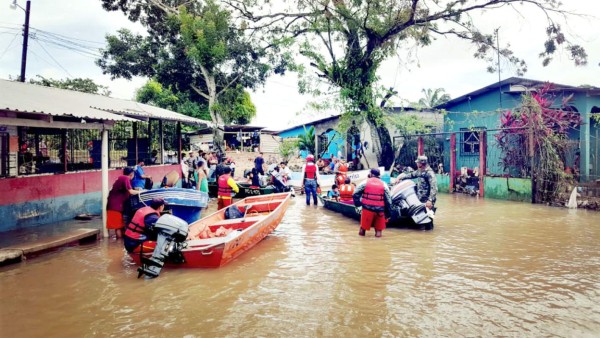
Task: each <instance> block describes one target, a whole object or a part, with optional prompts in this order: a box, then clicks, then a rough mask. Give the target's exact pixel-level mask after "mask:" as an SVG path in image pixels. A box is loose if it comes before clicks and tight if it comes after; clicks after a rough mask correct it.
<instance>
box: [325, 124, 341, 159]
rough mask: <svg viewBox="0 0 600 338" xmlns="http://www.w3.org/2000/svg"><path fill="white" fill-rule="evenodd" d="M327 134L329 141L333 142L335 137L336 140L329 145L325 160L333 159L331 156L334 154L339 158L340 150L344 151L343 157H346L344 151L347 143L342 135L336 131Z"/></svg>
mask: <svg viewBox="0 0 600 338" xmlns="http://www.w3.org/2000/svg"><path fill="white" fill-rule="evenodd" d="M325 134H326V135H327V139H328V140H331V139H333V138H334V137H335V139H333V141H332V142H331V143H330V144H329V147H328V148H327V152H326V153H325V154H323V158H331V154H333V155H334V156H335V157H338V150H339V151H342V156H343V157H346V154H345V151H343V150H342V149H343V147H344V143H345V141H344V138H342V135H340V133H338V132H337V131H335V130H330V131H328V132H327V133H325Z"/></svg>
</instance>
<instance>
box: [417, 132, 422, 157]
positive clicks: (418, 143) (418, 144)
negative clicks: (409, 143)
mask: <svg viewBox="0 0 600 338" xmlns="http://www.w3.org/2000/svg"><path fill="white" fill-rule="evenodd" d="M421 155H423V136H419V139H418V141H417V156H421Z"/></svg>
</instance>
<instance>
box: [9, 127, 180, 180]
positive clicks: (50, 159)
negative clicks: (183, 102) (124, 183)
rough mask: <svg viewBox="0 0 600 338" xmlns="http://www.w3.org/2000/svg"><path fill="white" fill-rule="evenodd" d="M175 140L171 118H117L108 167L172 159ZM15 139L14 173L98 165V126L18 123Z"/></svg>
mask: <svg viewBox="0 0 600 338" xmlns="http://www.w3.org/2000/svg"><path fill="white" fill-rule="evenodd" d="M161 135H162V137H161ZM178 140H179V136H178V128H177V123H175V122H162V123H161V121H158V120H151V121H149V122H117V123H116V124H115V126H114V128H113V129H112V130H110V131H109V147H108V148H109V149H108V152H109V167H110V168H122V167H126V166H133V165H135V164H136V163H137V162H138V161H140V160H143V161H144V162H145V164H146V165H156V164H161V163H176V162H177V159H178V150H179V141H178ZM18 142H19V150H18V153H17V172H18V175H32V174H43V173H57V172H67V171H79V170H91V169H100V167H101V145H102V136H101V131H99V130H87V129H69V130H66V129H50V128H28V127H19V128H18ZM7 151H8V150H7V149H6V151H3V153H4V152H7ZM0 174H2V175H3V176H7V175H8V174H9V173H8V170H4V171H3V172H2V173H0Z"/></svg>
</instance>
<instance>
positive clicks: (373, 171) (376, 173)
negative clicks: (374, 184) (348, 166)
mask: <svg viewBox="0 0 600 338" xmlns="http://www.w3.org/2000/svg"><path fill="white" fill-rule="evenodd" d="M371 175H373V176H375V177H379V175H381V173H380V172H379V169H377V168H373V169H371Z"/></svg>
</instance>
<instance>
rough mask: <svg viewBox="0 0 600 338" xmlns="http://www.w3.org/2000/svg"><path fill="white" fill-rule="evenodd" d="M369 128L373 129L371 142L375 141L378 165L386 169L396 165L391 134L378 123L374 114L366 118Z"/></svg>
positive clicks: (374, 148)
mask: <svg viewBox="0 0 600 338" xmlns="http://www.w3.org/2000/svg"><path fill="white" fill-rule="evenodd" d="M366 121H367V123H368V124H369V127H371V140H372V141H373V152H374V153H375V155H376V156H377V163H378V165H379V166H383V167H385V168H386V169H387V168H390V167H391V166H392V164H393V163H394V148H393V147H392V138H391V137H390V132H389V131H388V129H387V128H386V127H385V124H383V123H377V121H376V120H375V119H374V118H373V116H372V114H368V115H367V118H366Z"/></svg>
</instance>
